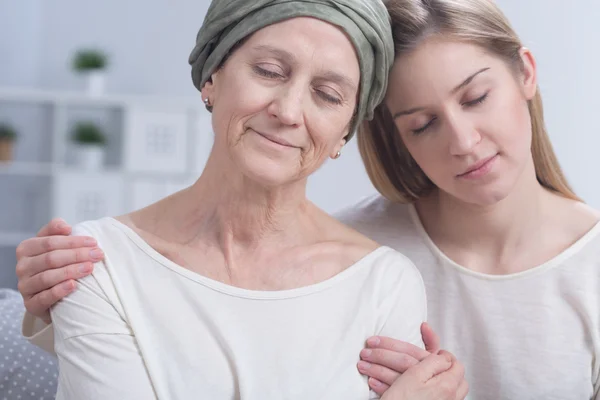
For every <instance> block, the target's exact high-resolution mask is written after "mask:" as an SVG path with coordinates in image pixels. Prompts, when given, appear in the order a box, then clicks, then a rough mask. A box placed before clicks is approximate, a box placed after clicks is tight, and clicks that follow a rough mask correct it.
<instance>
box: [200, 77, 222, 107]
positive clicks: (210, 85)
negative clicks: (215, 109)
mask: <svg viewBox="0 0 600 400" xmlns="http://www.w3.org/2000/svg"><path fill="white" fill-rule="evenodd" d="M217 75H218V71H217V72H215V73H214V74H212V75H211V76H210V78H209V79H208V80H207V81H206V83H205V84H204V86H203V87H202V91H201V93H202V99H203V100H204V99H208V100H209V102H210V104H213V102H214V100H213V99H214V95H215V82H216V79H218V77H217Z"/></svg>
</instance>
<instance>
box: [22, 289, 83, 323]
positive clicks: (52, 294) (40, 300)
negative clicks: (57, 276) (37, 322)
mask: <svg viewBox="0 0 600 400" xmlns="http://www.w3.org/2000/svg"><path fill="white" fill-rule="evenodd" d="M73 290H75V281H67V282H63V283H61V284H60V285H56V286H53V287H52V288H51V289H49V290H45V291H43V292H41V293H38V294H37V295H35V296H33V297H31V298H29V299H27V300H25V308H26V309H27V311H29V312H30V313H31V314H33V315H35V316H37V317H40V318H42V319H43V320H44V321H46V322H49V321H50V314H49V313H48V310H49V309H50V307H52V306H53V305H54V304H55V303H56V302H57V301H59V300H60V299H62V298H63V297H65V296H66V295H68V294H69V293H71V292H73Z"/></svg>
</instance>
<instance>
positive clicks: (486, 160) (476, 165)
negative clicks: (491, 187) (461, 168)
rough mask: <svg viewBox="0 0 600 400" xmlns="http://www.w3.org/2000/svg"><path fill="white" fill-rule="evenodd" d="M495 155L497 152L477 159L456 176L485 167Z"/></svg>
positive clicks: (468, 173)
mask: <svg viewBox="0 0 600 400" xmlns="http://www.w3.org/2000/svg"><path fill="white" fill-rule="evenodd" d="M497 155H498V154H494V155H493V156H490V157H486V158H484V159H481V160H479V161H477V162H476V163H474V164H472V165H470V166H469V168H467V170H466V171H465V172H463V173H462V174H459V175H458V176H459V177H464V176H467V175H470V174H473V173H474V172H476V171H478V170H480V169H482V168H484V167H486V166H487V165H488V164H489V163H490V162H492V161H493V160H494V159H495V158H496V156H497Z"/></svg>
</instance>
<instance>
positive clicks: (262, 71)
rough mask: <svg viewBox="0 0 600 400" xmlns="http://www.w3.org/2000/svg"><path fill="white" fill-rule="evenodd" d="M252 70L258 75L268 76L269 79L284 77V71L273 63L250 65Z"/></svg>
mask: <svg viewBox="0 0 600 400" xmlns="http://www.w3.org/2000/svg"><path fill="white" fill-rule="evenodd" d="M252 69H253V70H254V72H256V73H257V74H258V75H260V76H262V77H264V78H269V79H282V78H285V72H284V71H283V70H282V69H281V67H278V66H277V65H275V64H262V65H255V66H254V67H252Z"/></svg>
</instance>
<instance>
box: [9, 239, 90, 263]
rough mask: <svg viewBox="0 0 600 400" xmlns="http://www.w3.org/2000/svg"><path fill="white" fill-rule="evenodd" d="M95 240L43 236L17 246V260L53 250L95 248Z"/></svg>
mask: <svg viewBox="0 0 600 400" xmlns="http://www.w3.org/2000/svg"><path fill="white" fill-rule="evenodd" d="M97 245H98V243H97V242H96V239H94V238H93V237H89V236H57V235H55V236H44V237H34V238H31V239H27V240H24V241H23V242H21V243H20V244H19V246H17V260H20V259H21V258H23V257H35V256H39V255H40V254H44V253H48V252H50V251H54V250H65V249H76V248H79V247H93V246H97Z"/></svg>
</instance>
